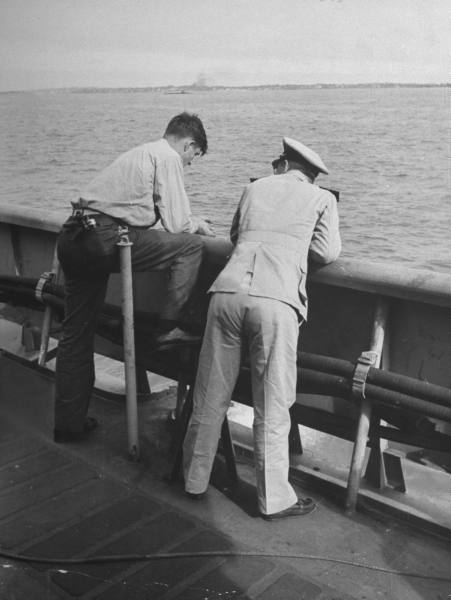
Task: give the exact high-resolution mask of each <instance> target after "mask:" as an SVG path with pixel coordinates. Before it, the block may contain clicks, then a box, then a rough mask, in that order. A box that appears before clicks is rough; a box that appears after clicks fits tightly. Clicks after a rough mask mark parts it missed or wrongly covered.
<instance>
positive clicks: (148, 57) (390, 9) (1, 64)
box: [0, 0, 451, 91]
mask: <svg viewBox="0 0 451 600" xmlns="http://www.w3.org/2000/svg"><path fill="white" fill-rule="evenodd" d="M450 7H451V5H450V1H449V0H278V1H276V0H0V91H9V90H28V89H44V88H60V87H80V86H81V87H85V86H95V87H148V86H150V87H154V86H164V85H177V86H183V85H189V84H192V83H194V82H196V81H199V80H200V79H204V80H205V81H206V82H207V84H209V85H227V86H239V85H264V84H311V83H336V84H340V83H369V82H396V83H444V82H449V81H450V80H451V77H450V72H451V8H450Z"/></svg>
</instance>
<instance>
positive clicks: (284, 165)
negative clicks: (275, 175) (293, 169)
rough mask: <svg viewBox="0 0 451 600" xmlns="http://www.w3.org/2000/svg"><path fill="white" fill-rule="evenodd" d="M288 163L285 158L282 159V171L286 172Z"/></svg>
mask: <svg viewBox="0 0 451 600" xmlns="http://www.w3.org/2000/svg"><path fill="white" fill-rule="evenodd" d="M289 167H290V165H289V164H288V161H287V159H286V158H285V159H284V161H283V172H284V173H286V172H287V171H288V169H289Z"/></svg>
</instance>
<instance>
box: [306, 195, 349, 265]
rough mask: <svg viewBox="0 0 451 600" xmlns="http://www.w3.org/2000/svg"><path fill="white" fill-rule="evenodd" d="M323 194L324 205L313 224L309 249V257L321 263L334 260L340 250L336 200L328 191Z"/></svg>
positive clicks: (325, 263)
mask: <svg viewBox="0 0 451 600" xmlns="http://www.w3.org/2000/svg"><path fill="white" fill-rule="evenodd" d="M325 194H326V198H325V206H324V209H323V211H322V212H321V215H320V217H319V219H318V221H317V223H316V225H315V229H314V231H313V236H312V240H311V242H310V249H309V257H310V258H311V259H312V260H314V261H315V262H317V263H320V264H323V265H327V264H328V263H330V262H332V261H334V260H336V259H337V258H338V257H339V255H340V252H341V238H340V231H339V219H338V210H337V201H336V199H335V196H333V194H331V193H330V192H325Z"/></svg>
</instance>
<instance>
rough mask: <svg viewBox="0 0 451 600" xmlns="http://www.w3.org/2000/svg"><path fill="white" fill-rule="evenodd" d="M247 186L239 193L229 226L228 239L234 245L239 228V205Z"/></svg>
mask: <svg viewBox="0 0 451 600" xmlns="http://www.w3.org/2000/svg"><path fill="white" fill-rule="evenodd" d="M247 188H248V186H246V187H245V188H244V190H243V193H242V194H241V198H240V201H239V203H238V208H237V209H236V211H235V214H234V215H233V220H232V225H231V227H230V241H231V242H232V244H233V245H234V246H236V243H237V241H238V235H239V229H240V219H241V205H242V203H243V200H244V197H245V196H246V192H247Z"/></svg>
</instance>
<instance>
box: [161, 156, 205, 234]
mask: <svg viewBox="0 0 451 600" xmlns="http://www.w3.org/2000/svg"><path fill="white" fill-rule="evenodd" d="M153 197H154V203H155V206H156V208H157V210H158V213H159V215H160V219H161V224H162V225H163V227H164V229H165V230H166V231H169V232H170V233H181V232H188V233H200V234H202V235H211V236H213V235H215V234H214V231H213V229H212V228H211V227H210V225H209V224H208V223H207V222H206V221H205V220H204V219H201V218H196V217H193V216H192V214H191V207H190V203H189V200H188V196H187V194H186V191H185V184H184V176H183V165H182V162H181V160H177V159H176V158H175V157H174V159H172V158H171V159H170V160H164V161H158V162H157V164H156V168H155V178H154V194H153Z"/></svg>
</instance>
